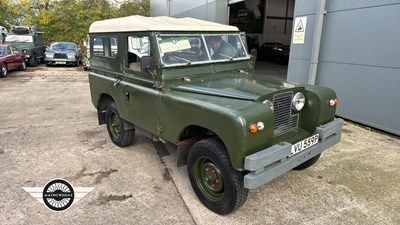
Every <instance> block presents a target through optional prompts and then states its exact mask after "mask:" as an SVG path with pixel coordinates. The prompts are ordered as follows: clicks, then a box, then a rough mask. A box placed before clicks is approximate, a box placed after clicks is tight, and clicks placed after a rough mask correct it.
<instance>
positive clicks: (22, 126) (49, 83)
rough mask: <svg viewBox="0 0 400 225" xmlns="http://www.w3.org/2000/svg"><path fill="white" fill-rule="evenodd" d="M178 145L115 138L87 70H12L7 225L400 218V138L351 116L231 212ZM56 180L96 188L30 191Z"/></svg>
mask: <svg viewBox="0 0 400 225" xmlns="http://www.w3.org/2000/svg"><path fill="white" fill-rule="evenodd" d="M341 101H345V100H343V99H342V100H341ZM168 149H169V152H170V155H167V156H163V157H160V155H159V154H158V153H157V151H156V149H155V147H154V145H153V142H152V140H151V139H150V138H148V137H146V136H145V135H144V134H142V133H140V132H137V133H136V137H135V141H134V143H133V145H132V146H129V147H127V148H119V147H117V146H115V145H114V144H112V142H111V141H110V139H109V137H108V134H107V130H106V127H105V126H104V125H103V126H99V125H98V122H97V113H96V110H95V108H94V107H93V105H92V103H91V101H90V92H89V84H88V79H87V72H85V71H82V70H81V68H74V67H66V68H65V67H51V68H46V67H43V66H41V67H38V68H28V70H27V71H26V72H11V73H10V74H9V77H7V78H3V79H0V224H199V225H200V224H213V225H215V224H296V225H299V224H400V196H399V195H400V185H399V182H400V163H399V162H400V138H399V137H398V136H394V135H390V134H387V133H384V132H380V131H376V130H373V129H369V128H367V127H364V126H361V125H358V124H354V123H352V122H349V121H346V122H345V124H344V127H343V134H342V141H341V142H340V144H338V145H336V146H334V147H333V148H331V149H329V150H328V151H327V152H325V153H324V154H323V155H322V157H321V158H320V160H319V161H318V162H317V163H316V164H315V165H314V166H312V167H310V168H308V169H306V170H303V171H291V172H289V173H286V174H285V175H283V176H281V177H279V178H277V179H275V180H273V181H271V182H270V183H268V184H266V185H264V186H262V187H261V188H258V189H256V190H251V191H250V192H249V196H248V199H247V201H246V203H245V204H244V205H243V206H242V207H241V208H240V209H239V210H237V211H236V212H234V213H232V214H230V215H227V216H219V215H216V214H214V213H212V212H210V211H209V210H208V209H206V208H205V207H204V206H203V205H202V204H201V203H200V201H199V200H198V199H197V197H196V196H195V194H194V192H193V190H192V188H191V186H190V182H189V179H188V176H187V173H186V167H179V168H178V167H176V152H175V151H174V149H172V148H168ZM56 178H62V179H65V180H67V181H69V182H70V183H71V184H72V185H73V187H74V189H79V187H91V188H93V190H92V191H90V192H89V193H88V194H87V195H86V196H84V197H83V198H82V199H80V200H79V202H75V201H74V204H73V205H72V206H71V207H70V208H68V209H67V210H65V211H61V212H56V211H52V210H50V209H48V208H47V207H46V206H45V205H44V204H43V203H40V202H39V201H38V200H37V199H35V198H34V197H33V196H31V195H30V194H29V193H28V192H26V191H25V190H24V189H23V188H26V187H31V188H32V187H37V188H40V189H42V188H43V187H44V186H45V185H46V183H48V182H49V181H50V180H53V179H56Z"/></svg>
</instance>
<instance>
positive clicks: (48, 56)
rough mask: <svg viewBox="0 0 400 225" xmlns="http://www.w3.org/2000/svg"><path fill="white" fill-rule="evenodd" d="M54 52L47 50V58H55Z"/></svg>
mask: <svg viewBox="0 0 400 225" xmlns="http://www.w3.org/2000/svg"><path fill="white" fill-rule="evenodd" d="M53 57H54V52H46V58H53Z"/></svg>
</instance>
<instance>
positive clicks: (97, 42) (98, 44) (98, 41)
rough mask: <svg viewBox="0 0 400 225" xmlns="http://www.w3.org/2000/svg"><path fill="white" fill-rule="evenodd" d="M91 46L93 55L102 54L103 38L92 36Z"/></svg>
mask: <svg viewBox="0 0 400 225" xmlns="http://www.w3.org/2000/svg"><path fill="white" fill-rule="evenodd" d="M92 48H93V55H96V56H104V44H103V38H94V39H93V47H92Z"/></svg>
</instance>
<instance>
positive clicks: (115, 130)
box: [106, 102, 135, 147]
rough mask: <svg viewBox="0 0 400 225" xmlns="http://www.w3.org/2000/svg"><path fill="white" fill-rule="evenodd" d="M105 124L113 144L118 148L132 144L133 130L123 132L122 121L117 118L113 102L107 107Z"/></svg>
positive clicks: (117, 114)
mask: <svg viewBox="0 0 400 225" xmlns="http://www.w3.org/2000/svg"><path fill="white" fill-rule="evenodd" d="M106 124H107V131H108V134H109V135H110V138H111V141H112V142H113V143H114V144H116V145H118V146H120V147H126V146H129V145H130V144H132V142H133V139H134V137H135V130H134V129H130V130H125V125H124V120H123V119H121V117H120V116H119V113H118V110H117V107H116V105H115V103H114V102H111V103H110V104H109V105H108V107H107V110H106Z"/></svg>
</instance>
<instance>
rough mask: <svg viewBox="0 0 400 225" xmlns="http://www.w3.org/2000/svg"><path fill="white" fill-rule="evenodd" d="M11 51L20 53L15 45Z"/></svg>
mask: <svg viewBox="0 0 400 225" xmlns="http://www.w3.org/2000/svg"><path fill="white" fill-rule="evenodd" d="M11 51H12V52H13V54H17V53H18V49H17V48H16V47H15V46H11Z"/></svg>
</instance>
